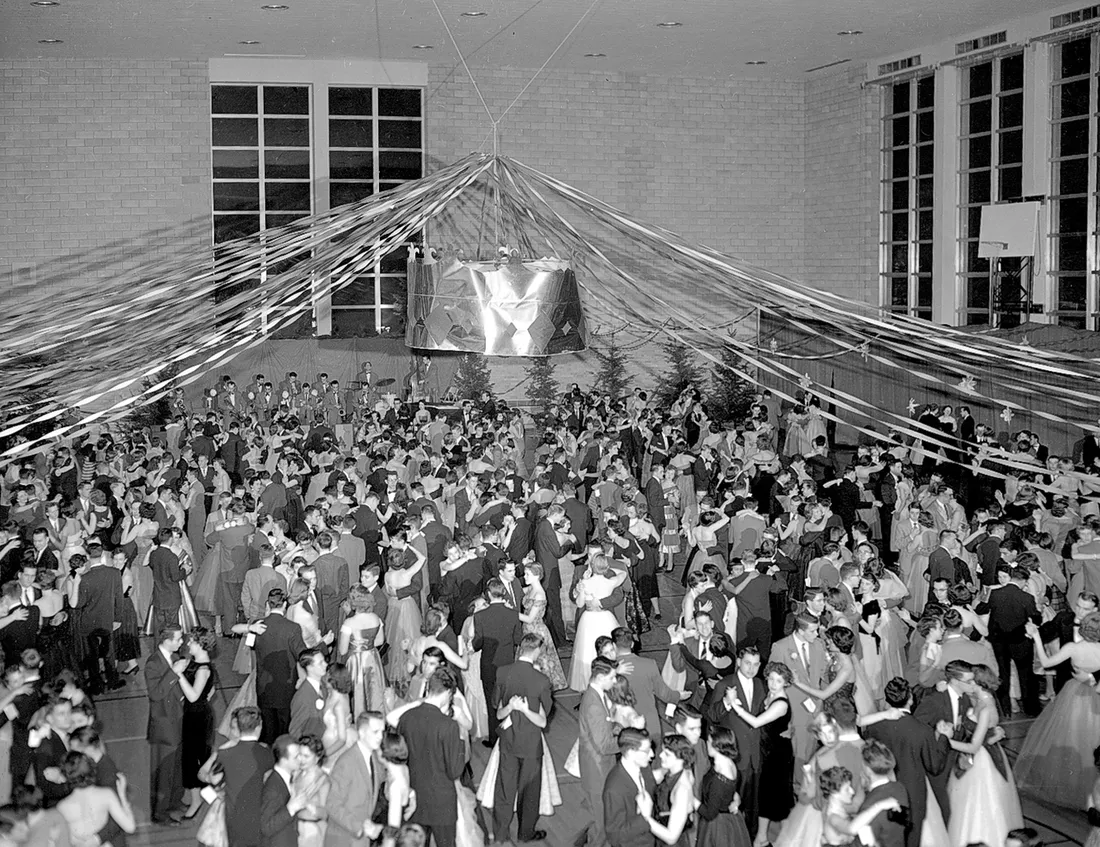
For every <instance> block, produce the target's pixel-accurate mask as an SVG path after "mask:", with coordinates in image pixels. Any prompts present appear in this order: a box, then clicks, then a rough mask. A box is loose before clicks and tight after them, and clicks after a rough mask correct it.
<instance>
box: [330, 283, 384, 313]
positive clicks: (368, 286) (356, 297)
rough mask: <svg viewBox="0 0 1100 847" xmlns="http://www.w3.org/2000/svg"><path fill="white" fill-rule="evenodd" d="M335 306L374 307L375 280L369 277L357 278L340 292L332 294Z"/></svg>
mask: <svg viewBox="0 0 1100 847" xmlns="http://www.w3.org/2000/svg"><path fill="white" fill-rule="evenodd" d="M332 305H333V306H373V305H374V279H372V278H371V277H369V276H361V277H356V278H355V279H353V280H352V281H351V282H349V283H348V284H347V286H345V287H344V288H341V289H340V290H339V291H333V292H332Z"/></svg>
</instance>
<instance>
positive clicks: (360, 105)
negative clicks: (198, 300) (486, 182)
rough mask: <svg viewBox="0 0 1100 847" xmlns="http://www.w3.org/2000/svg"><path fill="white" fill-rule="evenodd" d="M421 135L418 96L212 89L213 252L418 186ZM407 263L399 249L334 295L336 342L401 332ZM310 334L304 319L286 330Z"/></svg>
mask: <svg viewBox="0 0 1100 847" xmlns="http://www.w3.org/2000/svg"><path fill="white" fill-rule="evenodd" d="M323 129H327V133H324V132H322V130H323ZM423 137H424V133H423V90H422V89H420V88H379V87H368V86H335V85H326V84H318V85H316V86H311V85H267V84H249V85H232V84H224V85H223V84H215V85H213V86H212V87H211V138H212V157H211V158H212V175H213V183H214V188H213V235H214V244H215V245H218V244H221V243H223V242H226V241H230V240H232V239H235V238H241V237H243V236H246V235H252V234H255V233H262V232H265V231H266V230H270V229H273V228H276V227H280V226H284V225H286V224H288V223H290V222H291V221H293V220H295V219H296V218H300V217H305V216H308V215H310V214H312V213H314V212H315V211H317V210H323V209H325V208H326V207H327V208H336V207H338V206H341V205H343V204H345V203H353V202H357V201H359V200H362V199H364V198H365V197H369V196H371V195H373V194H376V193H378V192H381V191H388V190H390V189H392V188H396V187H397V186H399V185H401V184H402V183H404V182H407V181H409V180H415V179H419V178H421V177H422V176H423V175H424V144H423ZM326 138H327V143H326V140H325V139H326ZM261 244H262V240H261ZM406 255H407V254H406V250H405V249H399V250H396V251H394V252H393V253H392V254H390V255H388V256H385V257H382V259H381V261H379V262H378V263H377V264H376V265H375V266H374V268H373V269H372V270H371V271H370V272H368V273H366V274H363V275H362V276H359V277H357V278H356V279H355V280H353V281H352V283H351V284H350V285H348V286H347V287H346V288H344V289H342V290H341V291H339V292H337V293H335V294H334V295H333V298H332V334H333V335H336V336H345V337H347V336H368V335H376V334H379V333H394V334H399V333H401V332H403V331H404V317H405V303H406V282H405V257H406ZM305 258H306V256H305V255H303V256H301V257H299V259H298V261H301V260H302V259H305ZM287 268H288V265H287V264H286V263H281V264H279V265H278V266H274V265H272V266H270V267H269V266H267V265H264V266H263V269H262V271H261V274H260V276H259V278H258V279H255V280H251V281H249V282H246V283H242V285H240V286H237V287H236V288H235V290H234V291H228V290H223V291H221V292H220V298H219V299H224V298H225V297H227V296H230V295H231V294H234V293H236V291H239V290H241V288H242V287H260V288H262V286H263V284H264V282H265V278H266V276H267V275H268V274H274V273H278V272H283V271H285V270H287ZM261 300H262V296H261ZM259 302H260V301H258V303H259ZM312 328H313V322H312V316H306V318H304V319H303V320H300V321H297V322H296V323H295V325H294V327H292V328H291V329H290V330H289V331H290V332H291V333H292V334H297V335H304V334H309V333H311V332H312Z"/></svg>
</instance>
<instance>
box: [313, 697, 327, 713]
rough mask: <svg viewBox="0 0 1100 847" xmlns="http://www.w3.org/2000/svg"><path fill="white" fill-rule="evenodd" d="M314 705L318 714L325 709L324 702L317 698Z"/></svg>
mask: <svg viewBox="0 0 1100 847" xmlns="http://www.w3.org/2000/svg"><path fill="white" fill-rule="evenodd" d="M314 705H315V706H316V707H317V711H318V712H323V711H324V709H325V701H324V700H321V699H320V698H318V700H317V702H316V703H315V704H314Z"/></svg>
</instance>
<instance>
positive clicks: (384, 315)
mask: <svg viewBox="0 0 1100 847" xmlns="http://www.w3.org/2000/svg"><path fill="white" fill-rule="evenodd" d="M400 305H401V308H397V309H382V311H381V312H380V313H379V317H380V319H381V321H382V330H381V332H382V334H383V335H404V334H405V308H404V305H405V304H404V303H401V304H400Z"/></svg>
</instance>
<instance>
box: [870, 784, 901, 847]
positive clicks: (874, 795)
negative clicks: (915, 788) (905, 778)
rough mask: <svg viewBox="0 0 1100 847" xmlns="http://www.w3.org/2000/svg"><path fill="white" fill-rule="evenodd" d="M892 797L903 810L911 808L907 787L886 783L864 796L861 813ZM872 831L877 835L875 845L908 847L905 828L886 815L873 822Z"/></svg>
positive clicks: (881, 846) (881, 815)
mask: <svg viewBox="0 0 1100 847" xmlns="http://www.w3.org/2000/svg"><path fill="white" fill-rule="evenodd" d="M890 797H892V798H894V799H895V800H897V801H898V805H900V806H901V807H902V808H903V809H905V808H907V807H908V806H909V792H908V791H906V790H905V786H904V785H902V784H901V783H900V782H885V783H883V784H882V785H877V786H875V787H874V788H872V789H871V790H870V791H868V792H867V793H866V794H865V795H864V797H863V805H862V806H861V807H860V811H863V810H864V809H866V808H868V807H870V806H873V805H874V804H875V803H878V802H879V801H880V800H886V799H887V798H890ZM871 831H872V832H873V833H874V834H875V844H877V845H878V847H906V845H905V827H904V826H902V825H901V824H900V823H895V822H894V821H892V820H890V819H889V818H888V817H887V816H886V813H883V814H880V815H879V816H878V817H876V818H875V819H874V820H873V821H871Z"/></svg>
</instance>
